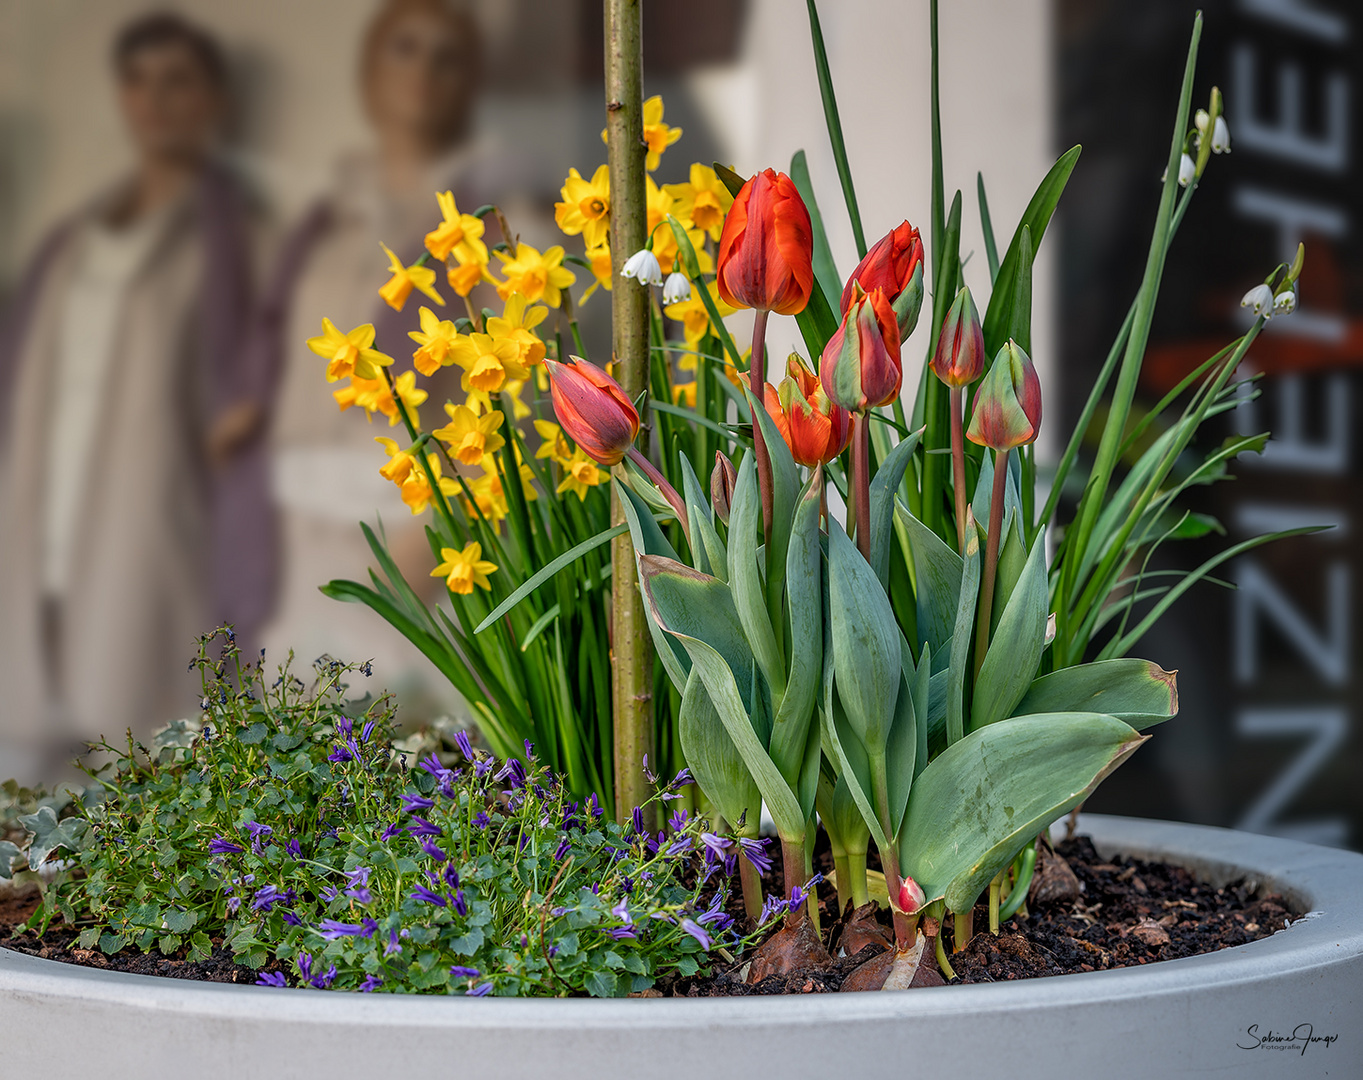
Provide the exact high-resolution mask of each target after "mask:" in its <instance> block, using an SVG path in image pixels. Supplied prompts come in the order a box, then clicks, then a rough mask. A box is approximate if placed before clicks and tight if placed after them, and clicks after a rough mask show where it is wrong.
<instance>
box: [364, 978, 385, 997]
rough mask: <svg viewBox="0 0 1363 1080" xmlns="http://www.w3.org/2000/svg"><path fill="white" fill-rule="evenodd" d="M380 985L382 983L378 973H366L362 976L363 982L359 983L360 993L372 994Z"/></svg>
mask: <svg viewBox="0 0 1363 1080" xmlns="http://www.w3.org/2000/svg"><path fill="white" fill-rule="evenodd" d="M382 985H383V979H382V977H380V976H378V975H366V976H365V977H364V982H362V983H360V993H361V994H372V993H373V992H374V991H375V990H377V989H378V988H379V987H380V986H382Z"/></svg>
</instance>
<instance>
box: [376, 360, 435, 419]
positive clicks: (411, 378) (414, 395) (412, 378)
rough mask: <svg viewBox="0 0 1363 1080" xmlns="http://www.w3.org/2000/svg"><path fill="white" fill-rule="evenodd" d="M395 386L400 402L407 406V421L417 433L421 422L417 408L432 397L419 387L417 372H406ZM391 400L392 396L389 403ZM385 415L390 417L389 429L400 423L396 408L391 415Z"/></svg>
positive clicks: (397, 379)
mask: <svg viewBox="0 0 1363 1080" xmlns="http://www.w3.org/2000/svg"><path fill="white" fill-rule="evenodd" d="M393 385H394V387H395V389H396V391H397V396H398V400H399V401H401V402H402V404H403V405H404V406H406V409H407V419H408V420H409V421H411V424H412V427H414V428H415V429H416V430H417V431H420V430H421V420H420V419H419V418H418V416H417V406H418V405H420V404H421V403H422V402H424V401H425V400H426V399H427V398H428V397H429V396H430V395H429V394H427V393H426V391H425V390H423V389H421V387H419V386H417V384H416V372H415V371H404V372H403V373H402V374H401V375H399V376H398V377H397V378H396V379H395V380H394V382H393ZM391 400H392V397H391V396H390V397H389V401H391ZM385 415H386V416H387V417H388V426H389V427H392V426H393V425H394V424H396V423H397V422H398V415H397V409H396V407H395V408H394V409H393V411H392V412H391V413H385Z"/></svg>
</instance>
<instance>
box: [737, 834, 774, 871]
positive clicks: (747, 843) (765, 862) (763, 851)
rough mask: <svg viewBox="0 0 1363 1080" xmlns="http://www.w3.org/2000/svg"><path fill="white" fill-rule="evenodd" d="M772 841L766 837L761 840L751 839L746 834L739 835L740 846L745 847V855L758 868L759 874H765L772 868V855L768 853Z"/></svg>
mask: <svg viewBox="0 0 1363 1080" xmlns="http://www.w3.org/2000/svg"><path fill="white" fill-rule="evenodd" d="M770 842H771V841H770V840H768V839H767V838H765V837H763V838H762V839H760V840H750V839H748V838H747V837H746V836H742V837H739V840H738V846H739V847H740V848H742V849H743V857H744V858H745V859H747V860H748V862H750V863H751V864H752V865H753V866H754V867H755V868H756V870H757V872H758V873H759V874H765V873H766V872H767V871H768V870H770V869H771V856H770V855H768V854H767V845H768V844H769V843H770Z"/></svg>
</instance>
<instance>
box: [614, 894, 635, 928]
mask: <svg viewBox="0 0 1363 1080" xmlns="http://www.w3.org/2000/svg"><path fill="white" fill-rule="evenodd" d="M611 914H612V915H614V916H615V917H616V918H617V919H619V920H620V921H621V922H622V923H624V924H625V925H626V926H631V925H633V923H634V920H633V919H631V918H630V917H629V901H627V900H621V901H620V903H618V904H616V905H615V907H613V908H611Z"/></svg>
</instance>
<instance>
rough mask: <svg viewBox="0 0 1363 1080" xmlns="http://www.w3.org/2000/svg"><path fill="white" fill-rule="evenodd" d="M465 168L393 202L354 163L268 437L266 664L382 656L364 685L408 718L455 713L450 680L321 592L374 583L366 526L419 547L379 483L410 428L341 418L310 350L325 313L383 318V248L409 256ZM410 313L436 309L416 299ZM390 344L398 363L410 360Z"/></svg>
mask: <svg viewBox="0 0 1363 1080" xmlns="http://www.w3.org/2000/svg"><path fill="white" fill-rule="evenodd" d="M465 162H466V159H462V158H454V159H450V160H447V161H445V162H443V163H442V164H441V166H440V167H439V168H437V169H435V170H433V171H432V174H433V175H432V181H431V183H430V184H429V185H428V187H427V188H426V189H423V190H422V191H420V192H417V193H414V195H413V197H412V198H411V199H410V200H404V201H398V200H394V199H391V198H388V197H385V196H384V194H383V193H382V191H381V188H380V185H379V184H378V182H377V177H376V175H375V172H374V169H373V167H372V164H371V163H368V162H365V161H351V162H347V163H345V165H344V166H343V168H342V170H341V179H340V182H339V183H338V185H337V190H336V191H335V192H334V193H333V194H332V195H331V196H330V197H329V198H330V204H331V210H332V214H333V217H332V221H331V224H330V227H329V228H328V229H327V230H326V231H325V233H324V234H323V235H322V237H321V238H320V239H319V240H318V241H317V243H316V244H315V246H314V248H313V250H312V252H311V254H310V256H309V258H308V259H307V260H306V262H305V263H304V267H303V270H302V272H301V275H300V277H299V280H298V281H297V282H296V283H295V284H294V287H293V299H292V304H291V307H290V312H289V319H288V322H287V329H286V333H287V335H288V336H287V338H286V341H285V360H284V365H283V371H282V372H281V375H280V384H279V389H278V391H277V398H276V403H275V407H274V419H273V424H272V429H271V433H270V445H271V454H272V465H271V474H272V476H271V488H272V491H273V494H274V498H275V501H276V504H277V505H278V507H279V511H280V524H281V528H280V536H281V548H282V551H281V560H280V587H279V599H278V603H277V606H276V609H275V614H274V616H273V617H272V618H271V620H270V621H269V623H268V624H267V626H266V627H265V629H264V631H263V633H262V640H263V643H264V645H265V649H266V654H267V658H269V659H272V660H274V661H278V662H283V660H284V658H285V656H286V655H287V653H288V652H289V651H290V650H292V651H293V653H294V655H295V657H296V662H297V663H298V664H300V665H307V664H311V663H312V661H313V660H315V659H316V658H318V657H319V656H322V655H324V654H325V655H330V656H332V657H334V658H336V659H339V660H345V661H354V662H362V661H365V660H372V661H374V668H373V671H374V674H373V676H372V678H371V680H370V685H368V686H367V687H366V688H367V689H370V690H373V691H374V692H375V693H377V692H378V691H379V690H380V689H388V690H393V691H397V692H400V693H401V694H402V696H403V705H404V715H407V716H409V717H412V716H413V715H415V716H417V717H420V716H421V715H422V714H425V715H427V716H429V715H435V714H438V713H440V712H448V711H450V710H452V709H455V708H457V707H458V706H457V697H456V696H455V694H454V693H453V691H452V690H451V689H450V687H449V684H448V682H447V681H446V680H445V679H444V678H443V677H442V676H441V675H440V674H439V672H437V671H436V670H435V668H434V666H433V665H432V664H431V662H430V660H428V659H427V658H426V657H425V656H423V655H422V654H421V652H420V651H418V650H417V648H416V647H415V646H413V645H411V644H410V643H409V642H408V641H407V640H406V639H405V638H404V637H403V636H402V635H401V634H400V633H399V632H398V631H397V630H396V629H394V628H393V627H391V626H390V625H389V624H388V623H387V622H385V621H384V620H383V619H382V618H381V617H380V616H379V615H377V614H376V613H374V612H373V611H371V610H370V609H369V608H367V607H364V606H363V605H360V604H348V603H343V602H340V601H336V600H332V599H329V598H328V597H326V596H324V595H322V593H321V592H319V591H318V589H319V586H321V585H323V584H325V583H326V582H328V581H331V580H334V579H338V578H339V579H348V580H351V581H358V582H361V583H364V584H369V582H370V577H369V568H370V567H371V566H375V565H376V561H375V559H374V557H373V554H372V552H371V551H370V550H369V546H368V544H367V543H366V541H365V539H364V535H363V533H362V532H361V531H360V524H359V523H360V522H361V521H364V522H367V523H368V524H370V525H371V526H373V527H375V528H376V529H377V528H378V527H379V525H382V527H383V529H384V530H385V531H386V534H387V536H388V539H389V541H390V542H391V544H392V546H394V547H397V546H401V545H404V544H405V545H407V546H408V547H409V548H410V547H413V546H415V545H416V544H419V543H420V542H421V540H420V530H421V529H422V528H423V526H424V522H425V521H426V520H427V519H426V518H425V517H414V516H413V515H412V513H411V512H410V511H409V510H408V509H407V507H406V506H404V505H403V503H402V500H401V498H400V497H399V495H398V490H397V488H396V487H395V486H394V485H393V484H391V483H389V482H388V481H387V480H385V479H384V478H383V477H381V476H380V475H379V467H380V466H381V465H383V463H384V462H385V461H386V460H387V458H386V457H385V455H384V451H383V449H382V448H381V447H380V446H379V445H378V444H377V443H375V442H374V438H375V436H379V435H382V436H386V437H391V438H394V439H396V440H397V441H398V442H399V443H403V444H405V442H406V438H407V437H406V432H405V431H404V430H403V428H402V427H401V426H400V425H399V426H398V427H395V428H390V427H389V425H388V422H387V420H386V419H385V418H384V417H383V416H381V415H380V416H376V417H375V418H374V419H373V421H372V422H368V421H367V420H366V418H365V414H364V412H363V410H360V409H350V410H347V411H346V412H344V413H343V412H341V411H340V409H339V408H338V407H337V405H336V402H335V399H334V398H333V397H332V391H333V390H335V389H336V388H337V386H338V385H339V384H336V383H328V382H327V381H326V377H325V371H326V361H325V360H323V359H322V358H321V357H319V356H317V355H316V354H315V353H313V352H312V351H311V350H310V349H309V348H308V347H307V344H306V342H307V339H308V338H310V337H314V336H316V335H318V334H320V333H321V332H322V319H323V317H326V318H329V319H331V321H332V322H334V323H335V324H336V325H337V326H338V327H339V328H340V329H341V330H342V331H343V332H344V331H347V330H350V329H351V328H352V327H355V326H357V325H359V324H361V323H366V322H375V321H376V320H377V319H378V317H379V314H380V312H379V308H378V305H379V304H381V303H382V301H380V300H379V298H378V288H379V286H380V285H382V284H383V283H384V281H385V280H387V268H388V261H387V258H386V256H385V255H384V254H383V251H382V249H381V248H380V247H379V243H380V241H382V242H384V243H386V244H388V245H389V246H390V247H394V248H398V247H401V246H402V245H403V244H405V243H408V242H409V241H411V240H412V239H413V238H414V237H418V236H420V235H422V234H424V233H425V232H426V231H428V230H429V229H431V228H433V227H434V226H435V224H436V223H437V222H438V221H439V216H440V215H439V210H438V209H437V206H436V201H435V193H436V192H437V191H444V190H446V189H447V188H449V187H451V185H452V184H453V182H454V180H455V178H456V176H457V174H458V173H459V172H460V171H461V169H462V168H463V167H464V165H465ZM461 209H464V208H463V207H461ZM437 289H439V290H441V291H442V292H443V293H444V294H445V295H446V300H447V301H449V300H456V301H457V297H455V296H454V295H453V294H452V293H450V292H449V290H448V288H445V287H444V281H443V279H442V280H440V281H438V282H437ZM408 303H409V305H411V306H413V307H417V306H419V305H421V304H426V305H427V306H434V305H432V304H431V302H430V301H429V300H427V299H425V298H424V297H422V296H421V295H420V294H417V293H414V294H413V295H412V297H411V298H410V299H409V301H408ZM447 311H448V309H446V311H443V312H442V315H444V314H446V313H447ZM389 347H390V348H393V351H394V353H395V355H396V356H397V357H398V359H399V360H402V359H403V358H404V354H403V353H401V352H399V351H398V350H397V349H396V348H395V347H393V346H391V345H390V346H389ZM411 347H412V348H415V346H414V345H413V346H411ZM423 383H425V384H427V385H430V383H429V381H428V380H423ZM454 391H455V392H456V393H457V382H456V383H455V386H454ZM445 393H446V391H443V390H442V391H440V392H439V394H437V393H436V392H433V393H432V400H431V402H429V403H428V404H426V405H425V406H423V408H422V413H423V416H426V417H427V418H433V417H436V416H439V415H441V414H440V413H439V412H438V408H439V407H438V405H437V404H436V401H437V400H438V399H440V398H443V396H444V395H445ZM430 566H431V568H433V567H434V566H435V562H434V560H431V564H430ZM423 572H424V571H423ZM416 584H418V587H419V583H416ZM356 689H359V687H358V686H357V687H356Z"/></svg>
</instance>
